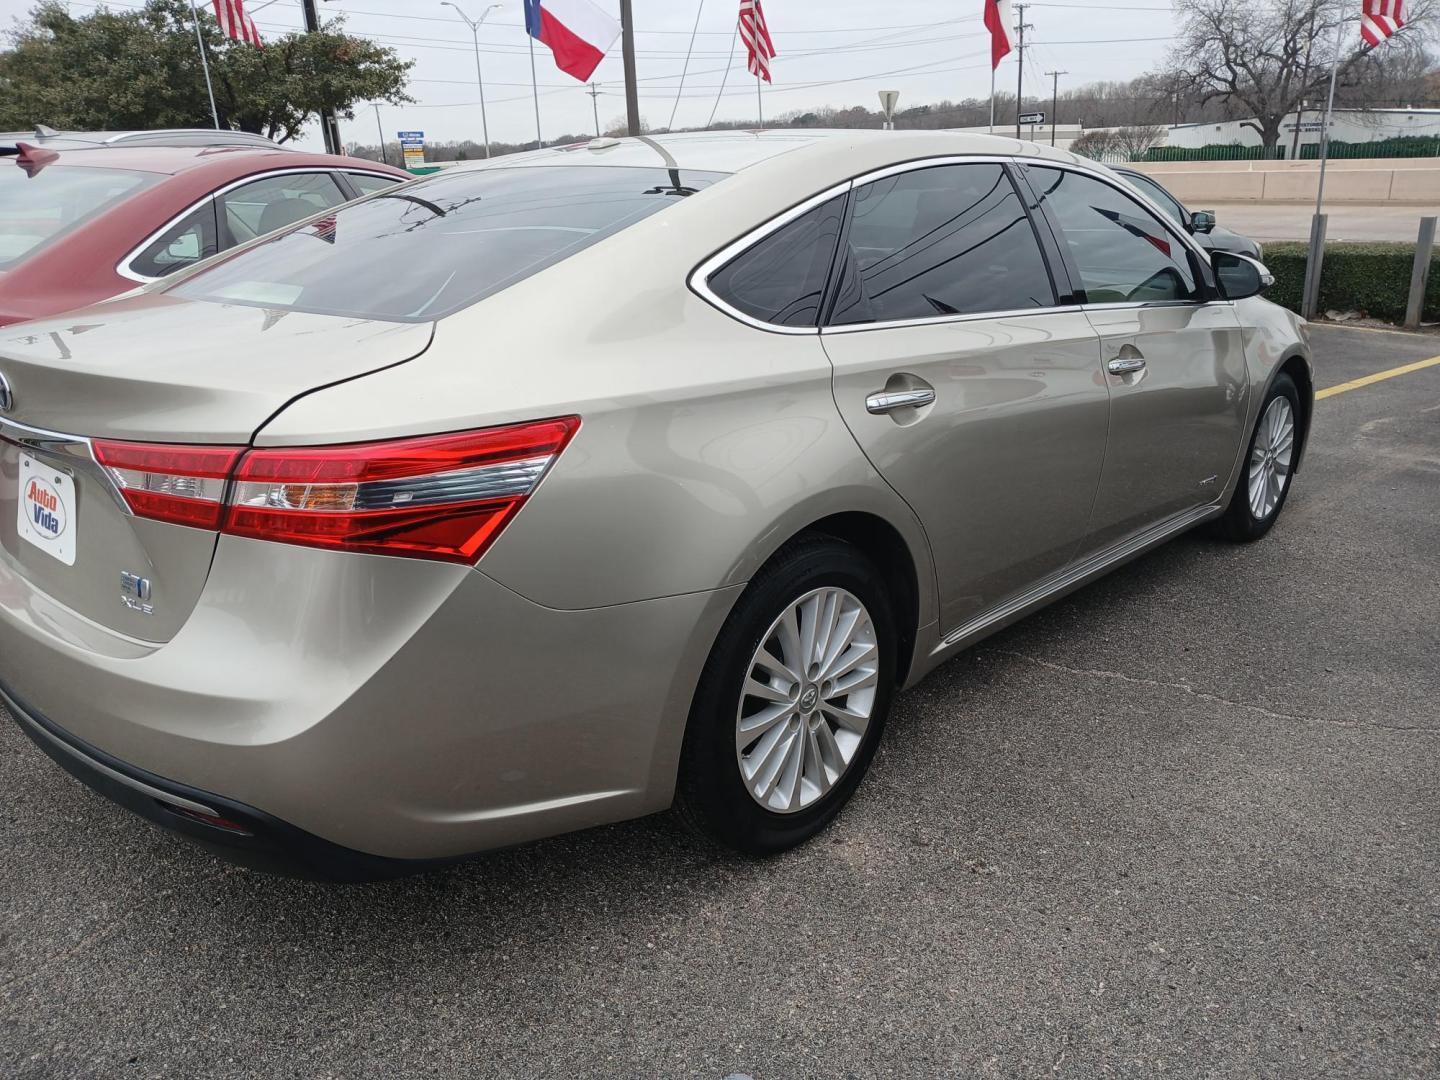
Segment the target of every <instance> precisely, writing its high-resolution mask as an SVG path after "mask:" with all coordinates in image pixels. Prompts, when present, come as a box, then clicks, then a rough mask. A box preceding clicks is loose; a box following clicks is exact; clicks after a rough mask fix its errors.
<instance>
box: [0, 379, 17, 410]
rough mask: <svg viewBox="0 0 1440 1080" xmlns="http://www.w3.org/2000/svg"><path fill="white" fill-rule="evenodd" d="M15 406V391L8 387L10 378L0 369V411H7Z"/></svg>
mask: <svg viewBox="0 0 1440 1080" xmlns="http://www.w3.org/2000/svg"><path fill="white" fill-rule="evenodd" d="M14 406H15V392H14V391H13V390H11V389H10V380H9V379H7V378H5V373H4V372H3V371H0V412H9V411H10V410H11V409H12V408H14Z"/></svg>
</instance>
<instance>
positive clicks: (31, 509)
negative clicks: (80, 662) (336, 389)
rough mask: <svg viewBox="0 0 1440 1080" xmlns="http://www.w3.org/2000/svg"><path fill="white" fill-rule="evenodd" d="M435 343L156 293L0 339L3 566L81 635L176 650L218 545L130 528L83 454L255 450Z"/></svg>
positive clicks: (369, 323)
mask: <svg viewBox="0 0 1440 1080" xmlns="http://www.w3.org/2000/svg"><path fill="white" fill-rule="evenodd" d="M431 332H432V324H428V323H393V322H379V321H374V320H366V319H351V318H337V317H334V316H327V315H311V314H305V313H300V312H285V311H271V310H267V309H264V308H258V307H247V306H240V305H222V304H213V303H206V302H187V301H180V300H176V299H174V298H171V297H166V296H159V295H142V296H136V297H133V298H131V299H127V300H122V301H116V302H112V303H108V304H102V305H98V306H96V307H93V308H88V309H84V310H81V311H78V312H74V313H71V314H70V315H67V316H65V317H63V318H59V319H51V320H46V321H44V322H36V323H27V324H23V325H21V326H15V327H12V328H8V329H6V330H3V331H0V376H3V380H4V383H3V385H0V407H4V406H6V405H7V404H8V406H9V407H8V409H6V410H5V411H0V559H4V560H5V561H6V563H7V564H8V565H9V566H11V567H13V568H14V569H15V570H16V571H17V572H18V573H19V574H20V575H21V576H22V577H23V578H24V579H25V580H26V581H27V582H28V583H29V584H30V585H31V586H32V587H33V588H34V589H35V590H36V591H37V593H41V594H44V596H45V597H47V598H49V600H51V601H58V602H59V604H60V605H62V606H63V607H64V608H68V609H69V610H70V611H71V612H72V613H75V614H78V615H79V616H81V617H82V618H83V619H84V620H86V621H89V622H92V623H98V624H99V625H100V626H103V627H105V628H107V629H110V630H113V631H117V632H119V633H123V634H126V635H128V636H131V637H134V638H139V639H141V640H145V641H152V642H164V641H168V640H170V638H172V637H173V636H174V635H175V633H176V632H177V631H178V630H179V629H180V627H181V626H183V625H184V623H185V620H186V619H187V618H188V617H189V615H190V612H191V611H192V610H193V608H194V606H195V603H196V601H197V600H198V599H199V597H200V593H201V590H202V589H203V587H204V584H205V580H206V577H207V576H208V574H209V570H210V561H211V558H212V556H213V554H214V550H215V540H216V534H215V533H213V532H209V531H205V530H201V529H195V528H189V527H185V526H181V525H172V524H166V523H163V522H157V521H149V520H146V519H143V518H138V517H134V516H131V515H130V514H128V513H127V512H126V510H125V509H124V507H123V504H122V502H121V500H119V499H118V498H117V497H116V493H115V490H114V488H113V486H112V485H111V484H110V483H109V481H108V479H107V475H106V473H105V471H104V470H103V469H101V468H100V467H99V466H98V465H97V464H96V463H95V462H94V460H93V456H92V454H91V451H90V448H89V444H88V442H87V440H90V439H117V440H126V441H132V442H144V443H182V444H195V445H200V444H220V445H230V446H244V445H248V444H249V443H250V441H251V437H252V435H253V434H254V432H255V431H256V430H257V429H258V428H260V427H261V426H262V425H263V424H264V423H265V421H266V420H268V419H269V418H270V417H271V416H273V415H274V414H275V413H276V412H277V411H279V410H280V409H281V408H283V407H284V406H285V405H286V404H287V403H288V402H290V401H293V400H294V399H295V398H297V397H299V396H301V395H303V394H305V393H307V392H309V391H311V390H315V389H318V388H320V387H323V386H328V385H331V384H334V383H337V382H342V381H345V380H348V379H352V378H356V377H358V376H361V375H365V374H368V373H370V372H373V371H378V370H380V369H381V368H386V367H391V366H393V365H396V364H399V363H403V362H405V361H407V360H410V359H413V358H414V357H416V356H418V355H420V353H422V352H424V351H425V349H426V348H427V347H428V345H429V343H430V337H431ZM5 386H8V387H9V397H8V399H7V395H6V394H5V393H4V392H3V390H4V387H5ZM62 436H63V437H62ZM22 514H23V515H24V516H25V521H24V522H22V521H21V515H22ZM37 538H38V539H39V540H40V541H41V542H40V543H36V542H34V541H35V540H36V539H37ZM45 606H46V607H47V609H48V608H49V607H50V606H51V605H49V604H46V605H45Z"/></svg>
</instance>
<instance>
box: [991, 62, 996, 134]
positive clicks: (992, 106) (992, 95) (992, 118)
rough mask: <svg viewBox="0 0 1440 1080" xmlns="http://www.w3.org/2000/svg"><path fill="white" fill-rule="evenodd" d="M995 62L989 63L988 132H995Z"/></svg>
mask: <svg viewBox="0 0 1440 1080" xmlns="http://www.w3.org/2000/svg"><path fill="white" fill-rule="evenodd" d="M995 68H996V65H995V64H991V65H990V134H991V135H994V134H995Z"/></svg>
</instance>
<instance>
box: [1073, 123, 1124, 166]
mask: <svg viewBox="0 0 1440 1080" xmlns="http://www.w3.org/2000/svg"><path fill="white" fill-rule="evenodd" d="M1070 149H1071V150H1072V151H1073V152H1074V153H1077V154H1079V155H1080V156H1081V157H1088V158H1090V159H1092V160H1094V161H1104V160H1105V159H1106V158H1107V157H1109V156H1110V155H1111V154H1116V153H1119V147H1118V146H1117V144H1116V141H1115V132H1113V131H1111V130H1109V129H1108V128H1097V129H1096V130H1094V131H1087V132H1085V134H1083V135H1081V136H1080V137H1079V138H1078V139H1076V140H1075V141H1074V142H1073V143H1071V144H1070Z"/></svg>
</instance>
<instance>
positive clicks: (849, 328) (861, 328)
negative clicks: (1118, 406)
mask: <svg viewBox="0 0 1440 1080" xmlns="http://www.w3.org/2000/svg"><path fill="white" fill-rule="evenodd" d="M1137 306H1138V305H1137ZM1083 310H1084V308H1082V307H1081V306H1080V305H1078V304H1063V305H1053V304H1052V305H1051V306H1049V307H1027V308H1011V309H1010V310H1008V311H974V312H966V313H965V314H963V315H932V316H926V317H925V318H921V319H889V320H886V321H885V322H871V323H847V324H846V325H844V326H827V327H825V328H824V329H823V330H821V333H822V334H824V335H826V336H827V337H828V336H829V335H831V334H863V333H865V332H866V331H868V330H898V329H900V328H901V327H910V326H948V325H950V324H952V323H970V322H981V321H989V320H993V319H1024V318H1032V317H1034V316H1036V315H1063V314H1066V313H1069V314H1072V315H1073V314H1075V313H1076V312H1079V311H1083Z"/></svg>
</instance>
